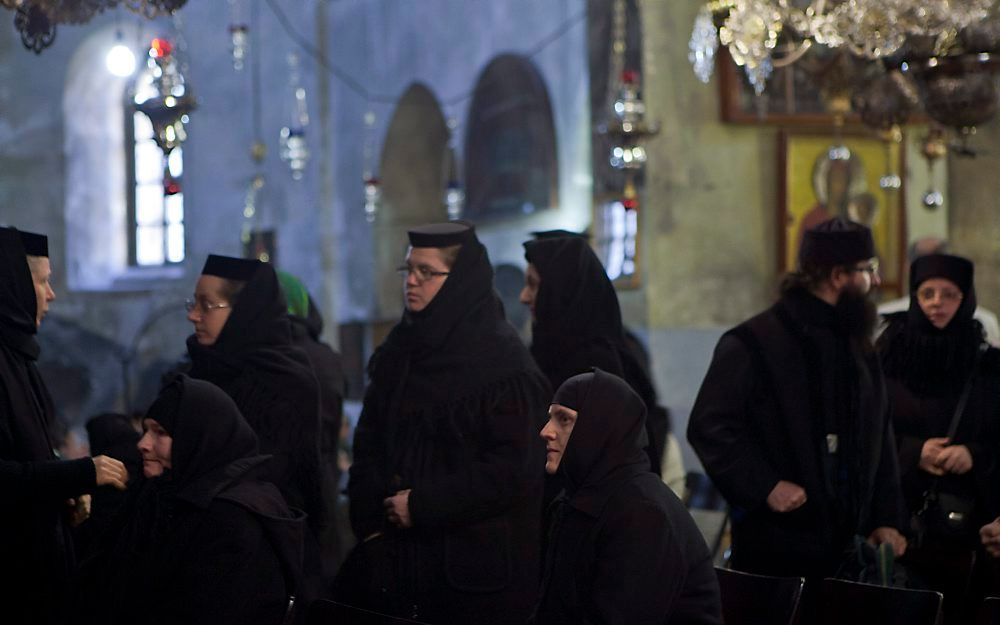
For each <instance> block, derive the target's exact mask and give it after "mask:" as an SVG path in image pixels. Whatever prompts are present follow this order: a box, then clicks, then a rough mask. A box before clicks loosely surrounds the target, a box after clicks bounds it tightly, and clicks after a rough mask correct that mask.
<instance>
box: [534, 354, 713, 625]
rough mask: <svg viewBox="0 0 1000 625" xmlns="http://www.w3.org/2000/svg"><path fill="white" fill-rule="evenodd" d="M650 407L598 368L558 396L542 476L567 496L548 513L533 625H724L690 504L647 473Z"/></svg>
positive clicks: (563, 388) (576, 379)
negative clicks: (559, 478) (559, 482)
mask: <svg viewBox="0 0 1000 625" xmlns="http://www.w3.org/2000/svg"><path fill="white" fill-rule="evenodd" d="M645 413H646V408H645V406H644V405H643V402H642V400H641V399H640V398H639V396H638V395H637V394H636V393H635V391H634V390H632V389H631V388H630V387H629V385H628V384H626V383H625V381H624V380H622V379H621V378H619V377H617V376H614V375H611V374H609V373H606V372H604V371H601V370H600V369H594V370H593V371H592V372H590V373H584V374H580V375H577V376H574V377H572V378H570V379H569V380H567V381H566V382H565V383H564V384H563V385H562V386H560V387H559V390H558V391H556V394H555V397H554V398H553V399H552V405H551V406H550V407H549V415H550V419H549V422H548V424H547V425H546V426H545V428H543V429H542V431H541V437H542V438H543V439H544V440H545V443H546V463H545V470H546V472H548V473H555V472H557V471H558V472H559V473H561V474H562V475H563V476H564V478H565V482H566V490H565V492H564V494H563V495H562V496H561V497H560V498H559V499H557V500H556V502H555V503H554V505H553V506H552V507H551V508H550V519H549V521H550V523H549V527H550V529H549V533H548V540H547V543H548V544H547V548H546V555H545V564H544V574H543V577H542V596H541V600H540V602H539V605H538V608H537V610H536V611H535V614H534V616H533V618H532V620H531V623H532V624H533V625H555V624H562V623H579V624H584V623H606V624H608V625H613V624H622V625H626V624H628V625H637V624H642V623H648V624H650V625H653V624H655V625H663V624H665V623H676V624H678V625H681V624H683V625H721V623H722V617H721V606H720V603H719V585H718V581H717V579H716V575H715V569H714V567H713V565H712V556H711V554H710V553H709V550H708V547H707V546H706V545H705V540H704V539H703V538H702V535H701V532H700V530H699V529H698V527H697V526H696V525H695V523H694V521H693V520H692V519H691V516H690V515H689V514H688V512H687V509H686V508H685V507H684V504H682V503H681V501H680V500H679V499H677V496H676V495H674V493H673V491H671V490H670V489H669V488H668V487H667V486H666V485H665V484H663V482H661V481H660V480H659V479H658V478H657V477H656V476H655V475H654V474H653V473H651V472H650V470H649V459H648V457H647V455H646V454H645V453H644V451H643V448H644V447H645V444H646V432H645V427H644V424H643V421H644V420H645Z"/></svg>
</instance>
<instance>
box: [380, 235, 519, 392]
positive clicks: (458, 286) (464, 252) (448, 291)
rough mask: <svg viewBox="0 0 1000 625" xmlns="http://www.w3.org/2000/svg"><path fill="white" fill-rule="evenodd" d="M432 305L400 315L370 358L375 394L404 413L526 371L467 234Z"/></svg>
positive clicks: (481, 254)
mask: <svg viewBox="0 0 1000 625" xmlns="http://www.w3.org/2000/svg"><path fill="white" fill-rule="evenodd" d="M464 239H465V242H464V243H463V244H462V247H461V248H460V250H459V252H458V256H457V258H456V259H455V263H454V265H453V266H452V267H451V269H450V271H449V275H448V278H447V279H446V280H445V282H444V284H443V285H442V286H441V290H440V291H438V293H437V295H435V296H434V299H432V300H431V301H430V303H428V304H427V306H426V307H425V308H424V309H423V310H421V311H419V312H412V311H410V310H404V311H403V318H402V319H401V320H400V322H399V323H398V324H396V326H395V327H393V329H392V331H391V332H390V333H389V336H388V337H387V338H386V340H385V343H383V344H382V345H381V346H380V347H379V348H378V349H377V350H376V351H375V354H374V355H373V356H372V359H371V361H370V362H369V364H368V373H369V375H370V376H371V378H372V380H373V381H374V382H375V384H376V386H377V387H380V388H383V389H392V388H396V389H398V391H399V392H401V393H404V394H405V401H406V404H407V406H409V407H412V408H427V407H431V406H436V405H443V404H450V403H457V402H460V401H462V400H463V399H466V398H468V397H470V396H473V395H476V394H477V393H479V392H480V391H482V390H483V389H484V388H486V387H487V386H489V385H490V384H492V383H495V382H498V381H500V380H504V379H507V378H510V377H512V376H513V375H515V374H517V373H523V372H525V371H532V370H534V363H532V362H530V359H529V358H527V354H526V352H525V351H524V349H523V347H522V346H521V342H520V338H518V336H517V332H516V331H515V330H514V328H513V327H512V326H511V325H510V324H509V323H507V320H506V319H505V318H504V313H503V304H502V303H501V302H500V297H499V296H498V295H497V293H496V291H495V290H494V288H493V267H492V266H491V265H490V259H489V255H488V254H487V252H486V248H485V247H484V246H483V244H482V243H480V242H479V239H478V238H477V237H476V236H475V232H474V231H471V232H469V233H468V234H467V235H466V236H465V237H464Z"/></svg>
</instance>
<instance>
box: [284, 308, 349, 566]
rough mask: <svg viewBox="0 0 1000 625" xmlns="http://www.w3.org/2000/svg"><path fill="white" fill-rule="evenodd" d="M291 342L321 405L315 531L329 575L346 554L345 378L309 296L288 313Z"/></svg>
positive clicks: (342, 368)
mask: <svg viewBox="0 0 1000 625" xmlns="http://www.w3.org/2000/svg"><path fill="white" fill-rule="evenodd" d="M289 320H290V321H291V331H292V344H293V345H295V346H296V347H298V348H299V349H301V350H302V351H303V352H305V354H306V356H308V357H309V363H310V364H311V365H312V370H313V374H314V375H315V376H316V383H317V384H318V386H319V407H320V411H319V414H320V427H319V440H320V445H319V446H320V472H321V478H320V484H321V489H322V493H323V497H322V503H323V520H324V524H323V526H322V527H321V528H319V531H318V536H317V537H318V539H319V544H320V549H321V559H322V563H323V566H324V571H325V572H324V577H325V578H327V579H332V577H333V575H334V574H335V573H336V571H337V568H338V567H339V566H340V562H341V561H342V560H343V558H344V555H345V547H344V545H342V544H341V543H342V539H341V538H340V534H339V532H338V527H337V523H336V518H337V511H336V509H337V500H338V498H339V497H340V475H341V471H340V467H339V464H338V454H339V451H340V428H341V425H342V424H343V421H344V394H345V392H346V390H347V389H346V380H345V378H344V367H343V363H342V362H341V358H340V354H338V353H337V352H336V351H334V349H333V348H332V347H330V345H328V344H327V343H324V342H322V341H321V340H320V338H319V337H320V335H321V334H322V333H323V318H322V317H321V316H320V314H319V310H317V308H316V306H315V305H314V304H313V300H312V298H311V297H310V298H309V316H308V317H306V318H303V317H298V316H295V315H289Z"/></svg>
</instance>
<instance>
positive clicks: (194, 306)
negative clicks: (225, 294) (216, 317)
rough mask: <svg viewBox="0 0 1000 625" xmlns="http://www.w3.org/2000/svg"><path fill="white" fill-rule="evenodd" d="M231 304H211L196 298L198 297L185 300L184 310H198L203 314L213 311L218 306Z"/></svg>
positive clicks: (225, 306) (223, 306)
mask: <svg viewBox="0 0 1000 625" xmlns="http://www.w3.org/2000/svg"><path fill="white" fill-rule="evenodd" d="M229 307H230V304H226V303H222V304H211V303H209V302H205V301H201V300H196V299H186V300H184V310H186V311H188V312H194V311H196V310H197V311H198V312H200V313H201V314H207V313H210V312H212V311H213V310H215V309H217V308H229Z"/></svg>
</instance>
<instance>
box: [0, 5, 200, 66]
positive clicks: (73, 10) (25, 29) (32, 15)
mask: <svg viewBox="0 0 1000 625" xmlns="http://www.w3.org/2000/svg"><path fill="white" fill-rule="evenodd" d="M186 2H187V0H0V7H3V8H5V9H11V10H13V11H15V16H14V26H15V27H16V28H17V30H18V32H19V33H20V34H21V43H23V44H24V47H25V48H27V49H29V50H32V51H34V52H35V53H36V54H40V53H41V51H42V50H44V49H45V48H47V47H49V46H50V45H52V42H53V41H54V40H55V37H56V25H57V24H82V23H84V22H88V21H90V19H91V18H93V17H94V16H95V15H97V14H99V13H103V12H104V11H106V10H109V9H115V8H117V7H119V6H123V7H125V8H126V9H128V10H129V11H132V12H133V13H137V14H139V15H141V16H143V17H145V18H147V19H153V18H155V17H158V16H161V15H169V14H171V13H174V12H175V11H177V10H178V9H180V8H181V7H182V6H184V4H185V3H186Z"/></svg>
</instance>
